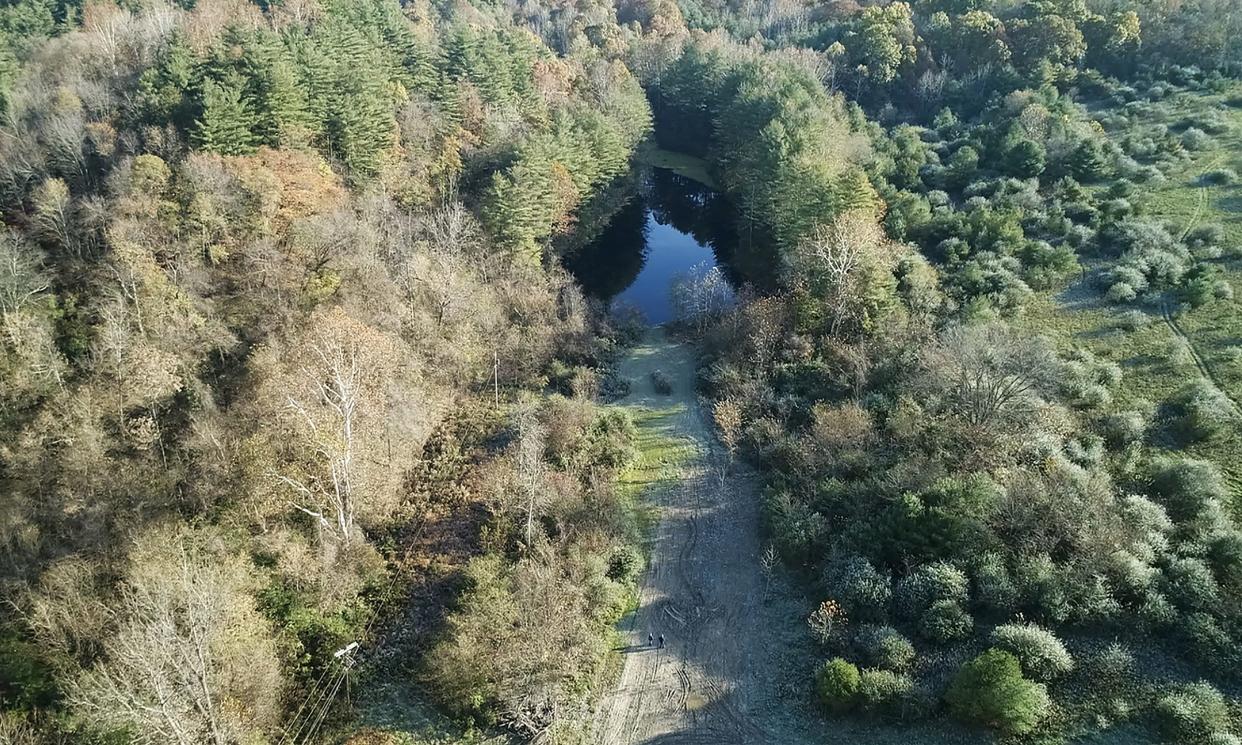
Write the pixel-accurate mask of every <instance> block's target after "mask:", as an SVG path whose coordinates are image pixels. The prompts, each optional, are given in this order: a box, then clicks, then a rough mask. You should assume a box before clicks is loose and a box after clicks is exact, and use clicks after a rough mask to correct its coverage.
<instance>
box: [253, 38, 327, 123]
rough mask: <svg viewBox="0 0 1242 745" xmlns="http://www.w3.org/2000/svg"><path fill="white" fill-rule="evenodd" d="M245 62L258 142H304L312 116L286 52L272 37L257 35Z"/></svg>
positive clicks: (276, 39)
mask: <svg viewBox="0 0 1242 745" xmlns="http://www.w3.org/2000/svg"><path fill="white" fill-rule="evenodd" d="M244 63H245V70H246V76H247V78H248V83H249V89H250V95H251V97H252V99H253V100H254V102H255V109H256V114H257V121H256V126H255V135H256V137H257V138H258V140H259V142H261V143H262V144H264V145H270V146H272V147H279V146H280V145H282V144H289V143H296V142H299V141H301V140H304V139H305V138H306V137H307V135H308V134H309V130H310V128H311V116H310V112H309V110H308V107H307V101H306V94H305V93H304V92H303V91H302V89H301V87H300V86H299V85H298V77H297V72H296V70H295V69H294V65H293V61H292V58H291V54H290V53H289V51H288V49H286V48H285V46H284V45H283V44H281V43H280V40H279V39H278V38H276V37H275V36H272V35H269V34H262V33H260V34H256V36H255V37H254V38H253V39H252V40H251V41H250V42H249V43H248V44H247V46H246V51H245V55H244Z"/></svg>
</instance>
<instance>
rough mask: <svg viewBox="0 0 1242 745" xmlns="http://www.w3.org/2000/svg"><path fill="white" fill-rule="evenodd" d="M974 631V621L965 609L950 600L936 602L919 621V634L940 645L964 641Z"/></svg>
mask: <svg viewBox="0 0 1242 745" xmlns="http://www.w3.org/2000/svg"><path fill="white" fill-rule="evenodd" d="M974 630H975V622H974V619H972V618H971V617H970V614H969V613H967V612H966V609H965V608H963V607H962V606H961V605H960V604H959V603H957V602H954V601H952V600H937V601H936V602H934V603H932V606H931V607H930V608H928V609H927V610H926V612H924V613H923V617H922V618H921V619H919V632H920V633H921V634H922V635H923V636H924V637H926V638H927V639H929V640H931V641H934V642H940V643H942V644H943V643H947V642H954V641H960V640H962V639H965V638H966V637H968V636H970V634H971V632H973V631H974Z"/></svg>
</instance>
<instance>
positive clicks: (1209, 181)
mask: <svg viewBox="0 0 1242 745" xmlns="http://www.w3.org/2000/svg"><path fill="white" fill-rule="evenodd" d="M1199 180H1200V182H1202V183H1203V184H1204V185H1205V186H1231V185H1233V184H1236V183H1238V172H1237V171H1235V170H1233V169H1232V168H1215V169H1213V170H1211V171H1208V172H1207V173H1205V174H1203V175H1202V176H1200V177H1199Z"/></svg>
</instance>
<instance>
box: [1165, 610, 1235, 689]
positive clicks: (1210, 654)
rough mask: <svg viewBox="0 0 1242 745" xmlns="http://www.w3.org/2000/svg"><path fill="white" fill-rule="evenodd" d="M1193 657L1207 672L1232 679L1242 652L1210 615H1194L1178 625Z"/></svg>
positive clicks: (1182, 620)
mask: <svg viewBox="0 0 1242 745" xmlns="http://www.w3.org/2000/svg"><path fill="white" fill-rule="evenodd" d="M1178 628H1179V631H1180V633H1181V635H1182V638H1183V640H1184V641H1185V642H1186V646H1187V647H1188V648H1189V650H1190V656H1191V658H1192V659H1194V661H1195V662H1196V663H1198V664H1199V665H1200V666H1201V667H1202V668H1203V669H1205V670H1209V671H1211V672H1213V673H1216V674H1219V675H1222V676H1226V677H1227V676H1230V675H1233V674H1235V673H1236V672H1237V670H1238V664H1239V662H1240V661H1242V660H1240V659H1239V657H1242V653H1240V651H1239V650H1238V645H1237V643H1236V642H1235V641H1234V639H1233V637H1231V636H1230V635H1229V632H1228V631H1226V630H1225V629H1223V628H1221V625H1220V623H1219V622H1217V620H1216V619H1215V618H1213V617H1212V616H1210V615H1208V614H1207V613H1191V614H1190V615H1188V616H1186V617H1185V618H1183V619H1181V621H1180V622H1179V623H1178Z"/></svg>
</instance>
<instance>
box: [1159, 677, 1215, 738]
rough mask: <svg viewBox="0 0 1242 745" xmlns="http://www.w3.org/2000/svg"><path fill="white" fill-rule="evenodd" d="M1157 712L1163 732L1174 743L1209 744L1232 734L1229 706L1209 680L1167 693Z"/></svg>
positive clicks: (1161, 700)
mask: <svg viewBox="0 0 1242 745" xmlns="http://www.w3.org/2000/svg"><path fill="white" fill-rule="evenodd" d="M1155 715H1156V724H1157V726H1158V727H1159V728H1160V733H1161V734H1162V735H1163V736H1164V737H1165V738H1166V739H1168V740H1169V741H1170V742H1174V743H1179V744H1180V743H1186V744H1187V745H1191V744H1192V743H1208V742H1212V739H1213V738H1215V737H1217V736H1218V735H1222V734H1227V733H1228V728H1229V705H1228V704H1227V703H1226V701H1225V697H1224V696H1223V695H1221V693H1220V691H1218V690H1216V689H1215V688H1213V687H1212V686H1211V685H1209V684H1207V683H1191V684H1190V685H1186V686H1183V687H1182V688H1181V689H1180V690H1178V691H1174V692H1172V693H1168V694H1165V696H1164V697H1163V698H1161V699H1160V701H1159V702H1157V703H1156V707H1155Z"/></svg>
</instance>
